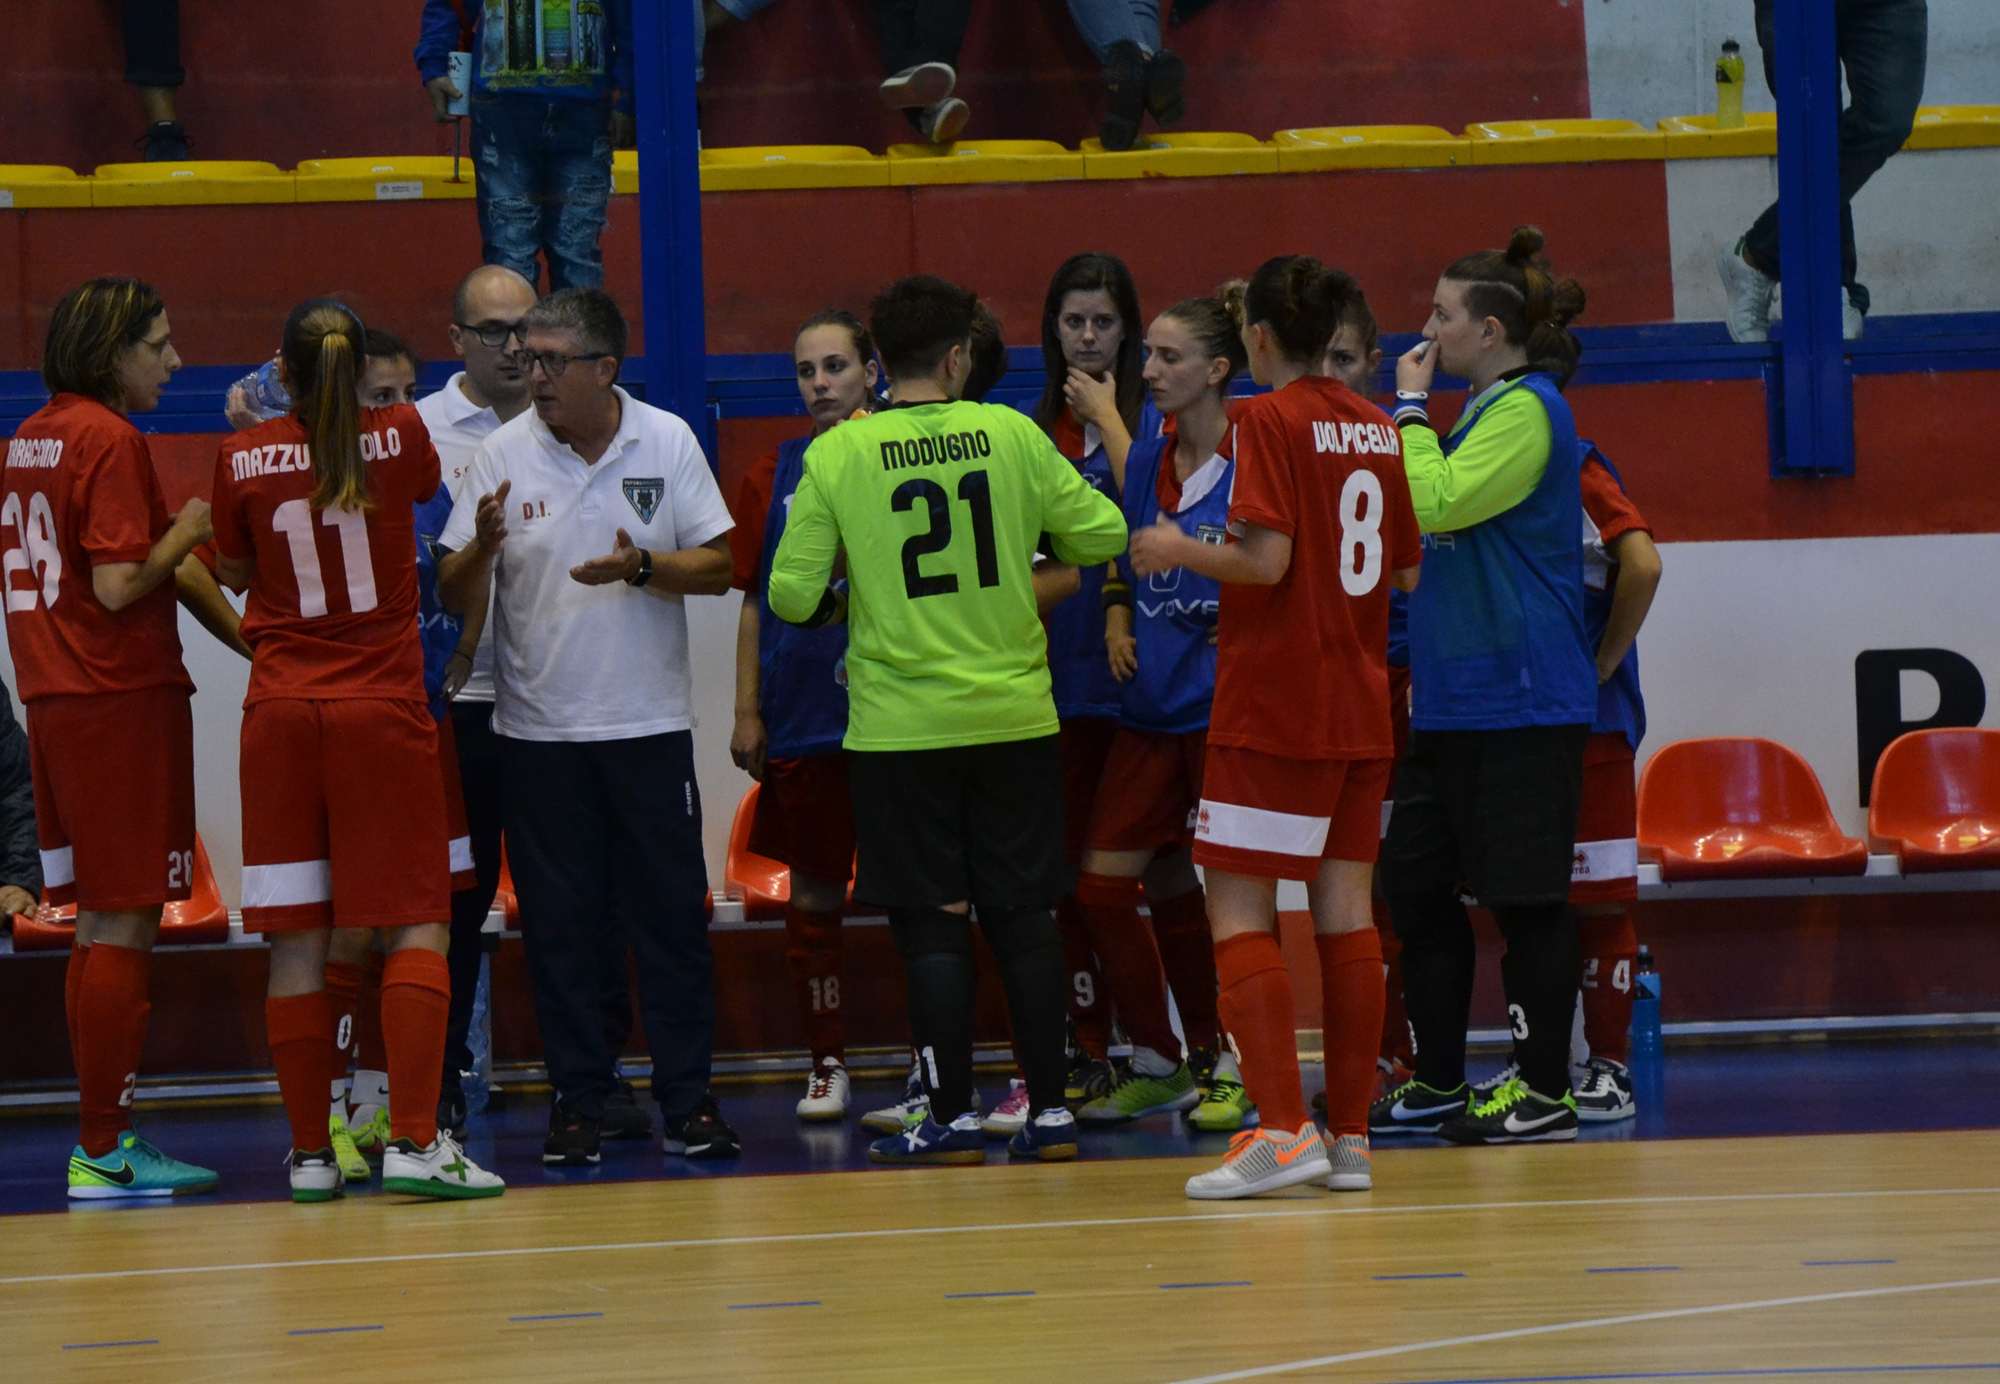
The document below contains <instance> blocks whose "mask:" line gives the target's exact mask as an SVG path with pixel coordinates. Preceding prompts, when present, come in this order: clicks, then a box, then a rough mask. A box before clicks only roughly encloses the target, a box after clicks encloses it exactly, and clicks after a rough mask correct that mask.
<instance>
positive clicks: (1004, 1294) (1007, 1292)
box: [944, 1288, 1035, 1302]
mask: <svg viewBox="0 0 2000 1384" xmlns="http://www.w3.org/2000/svg"><path fill="white" fill-rule="evenodd" d="M1034 1295H1035V1290H1034V1289H1033V1288H1003V1289H1000V1290H999V1291H998V1292H992V1293H946V1294H945V1295H944V1300H945V1301H946V1302H957V1301H960V1300H961V1299H964V1298H1014V1297H1033V1296H1034Z"/></svg>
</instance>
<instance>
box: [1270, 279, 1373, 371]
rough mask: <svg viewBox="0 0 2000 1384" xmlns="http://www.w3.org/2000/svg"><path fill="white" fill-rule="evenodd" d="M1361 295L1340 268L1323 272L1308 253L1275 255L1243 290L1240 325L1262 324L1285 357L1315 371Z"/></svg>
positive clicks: (1359, 290)
mask: <svg viewBox="0 0 2000 1384" xmlns="http://www.w3.org/2000/svg"><path fill="white" fill-rule="evenodd" d="M1360 294H1361V288H1360V286H1359V285H1358V284H1356V283H1355V282H1354V276H1353V275H1351V274H1349V273H1347V272H1346V271H1345V270H1340V269H1331V268H1328V267H1327V266H1326V265H1324V264H1321V263H1320V262H1319V261H1318V260H1316V259H1314V258H1313V257H1312V256H1311V255H1280V256H1278V257H1277V258H1276V259H1268V260H1265V261H1264V263H1263V264H1262V265H1261V266H1260V267H1259V268H1258V270H1257V272H1256V273H1255V274H1252V275H1251V276H1250V282H1249V283H1247V284H1245V285H1244V286H1243V321H1244V324H1245V325H1246V326H1254V325H1256V324H1258V323H1262V324H1263V325H1264V326H1265V327H1267V328H1269V329H1270V332H1271V335H1272V336H1274V337H1276V338H1277V341H1278V345H1279V347H1280V348H1281V349H1282V350H1283V351H1284V353H1285V354H1286V355H1287V356H1288V357H1290V358H1291V359H1292V360H1294V361H1307V362H1310V363H1311V364H1312V365H1313V366H1314V367H1317V366H1318V364H1319V359H1320V357H1321V356H1323V355H1325V354H1326V343H1327V342H1329V341H1331V340H1333V334H1334V333H1335V332H1337V331H1339V330H1340V324H1341V322H1342V320H1343V319H1344V318H1345V317H1346V316H1347V311H1348V306H1349V304H1350V303H1352V302H1353V301H1354V300H1355V299H1356V298H1357V297H1359V296H1360Z"/></svg>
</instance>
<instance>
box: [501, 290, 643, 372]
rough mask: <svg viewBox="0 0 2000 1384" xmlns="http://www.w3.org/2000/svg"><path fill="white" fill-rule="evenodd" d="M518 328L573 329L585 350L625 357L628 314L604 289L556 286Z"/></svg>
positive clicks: (532, 309) (525, 315) (531, 329)
mask: <svg viewBox="0 0 2000 1384" xmlns="http://www.w3.org/2000/svg"><path fill="white" fill-rule="evenodd" d="M517 331H518V332H519V333H521V334H524V335H525V334H526V333H528V332H531V331H544V332H551V331H553V332H570V333H573V334H574V335H575V336H576V339H577V343H578V344H579V345H581V346H582V347H583V349H584V350H586V351H595V352H599V353H601V354H603V355H607V356H610V357H611V358H612V359H614V360H619V361H622V360H624V359H625V340H626V334H625V314H624V313H622V312H620V311H619V310H618V302H617V300H616V299H614V298H613V297H612V296H611V295H610V294H609V293H606V292H605V291H604V290H603V289H601V288H562V289H557V290H556V291H555V292H554V293H551V294H550V295H549V296H548V297H546V298H544V299H542V301H541V302H539V303H537V304H535V305H534V306H533V307H531V308H529V309H528V311H527V312H526V313H525V314H524V315H523V316H522V318H521V325H520V327H519V328H517Z"/></svg>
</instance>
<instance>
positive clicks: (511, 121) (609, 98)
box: [414, 0, 632, 290]
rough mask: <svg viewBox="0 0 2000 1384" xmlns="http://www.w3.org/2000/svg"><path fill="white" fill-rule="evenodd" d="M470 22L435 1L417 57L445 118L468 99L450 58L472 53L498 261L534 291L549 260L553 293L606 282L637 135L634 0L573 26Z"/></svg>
mask: <svg viewBox="0 0 2000 1384" xmlns="http://www.w3.org/2000/svg"><path fill="white" fill-rule="evenodd" d="M486 13H487V11H486V10H485V9H483V8H482V9H480V10H478V11H477V13H476V16H475V17H474V18H473V19H472V20H471V23H470V24H469V25H468V24H466V23H465V10H464V8H463V7H462V5H461V4H460V3H457V2H456V0H424V11H423V19H422V22H421V28H420V32H419V36H418V39H417V47H416V52H415V54H414V56H415V58H416V63H417V73H418V75H419V76H420V77H422V79H423V83H424V87H425V89H426V90H427V91H429V93H430V96H431V104H432V108H433V110H434V111H435V113H436V115H437V118H438V120H439V121H441V122H442V121H446V120H449V119H451V118H452V117H451V115H450V114H449V113H448V107H449V106H450V103H451V102H453V101H456V100H457V99H458V98H459V97H460V96H461V95H462V94H463V93H461V92H460V91H459V90H458V88H457V87H456V86H454V85H453V84H452V82H451V79H450V77H449V76H448V75H446V69H447V65H448V62H449V55H450V54H451V53H452V52H453V51H454V50H455V49H457V48H458V47H459V45H461V44H464V45H466V46H467V47H468V48H469V50H470V51H471V53H472V93H471V95H472V102H471V106H472V148H473V157H474V159H475V160H476V165H477V167H476V171H477V193H478V198H479V235H480V240H481V242H482V254H483V257H484V258H485V260H486V262H487V263H488V264H504V265H505V266H507V267H508V268H509V269H512V270H513V271H514V272H515V273H517V274H519V275H520V276H521V277H522V278H524V279H526V280H527V281H528V282H529V283H534V282H536V281H537V279H538V278H539V277H540V274H541V271H540V269H539V268H538V267H537V264H536V255H537V253H538V252H539V253H540V254H541V255H542V256H543V257H544V258H546V259H547V261H548V266H549V286H550V288H551V289H552V290H554V289H563V288H595V287H597V286H598V285H599V284H601V283H603V282H604V257H603V253H602V251H601V250H600V249H599V247H598V238H599V237H600V236H601V235H602V234H603V232H604V215H605V209H606V207H607V206H608V204H609V202H610V199H611V149H612V146H613V145H614V144H629V143H631V139H632V115H631V110H632V5H631V0H604V3H603V4H602V5H601V6H599V7H592V8H590V9H589V10H588V11H586V10H585V9H584V8H583V7H580V6H579V7H577V9H576V10H575V12H574V18H573V19H572V20H571V23H570V25H569V26H568V27H556V26H552V25H550V24H547V23H543V24H540V25H533V26H527V25H515V24H511V23H510V24H508V25H507V26H506V27H505V29H504V30H502V29H500V28H497V27H494V26H489V25H487V24H486V23H485V15H486Z"/></svg>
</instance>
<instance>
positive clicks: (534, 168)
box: [472, 94, 611, 291]
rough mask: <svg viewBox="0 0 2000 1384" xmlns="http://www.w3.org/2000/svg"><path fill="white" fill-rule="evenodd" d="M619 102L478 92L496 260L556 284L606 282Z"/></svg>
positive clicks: (487, 228)
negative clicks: (543, 264) (607, 216)
mask: <svg viewBox="0 0 2000 1384" xmlns="http://www.w3.org/2000/svg"><path fill="white" fill-rule="evenodd" d="M610 123H611V108H610V106H609V105H607V104H605V103H602V102H596V101H562V100H551V99H549V98H547V97H542V96H530V95H525V94H523V95H511V94H510V95H490V96H477V97H474V98H473V101H472V148H473V152H474V157H475V158H476V159H477V183H476V187H477V193H478V198H479V238H480V241H481V252H482V254H483V256H484V258H485V261H486V263H488V264H504V265H505V266H507V268H509V269H512V270H513V271H515V272H516V273H517V274H519V275H520V276H521V277H522V278H524V279H526V280H527V281H528V282H529V283H531V284H533V283H539V282H540V281H541V269H540V267H539V266H538V265H537V264H536V262H535V256H536V253H537V251H539V252H541V253H542V254H543V255H545V256H546V257H547V259H548V262H549V288H550V290H551V291H554V290H555V289H559V288H597V287H600V286H601V285H602V284H603V283H604V255H603V252H602V251H601V250H600V249H599V247H598V243H597V242H598V237H599V236H600V235H602V234H603V232H604V213H605V208H606V207H607V206H608V205H609V203H610V201H611V128H610Z"/></svg>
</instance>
